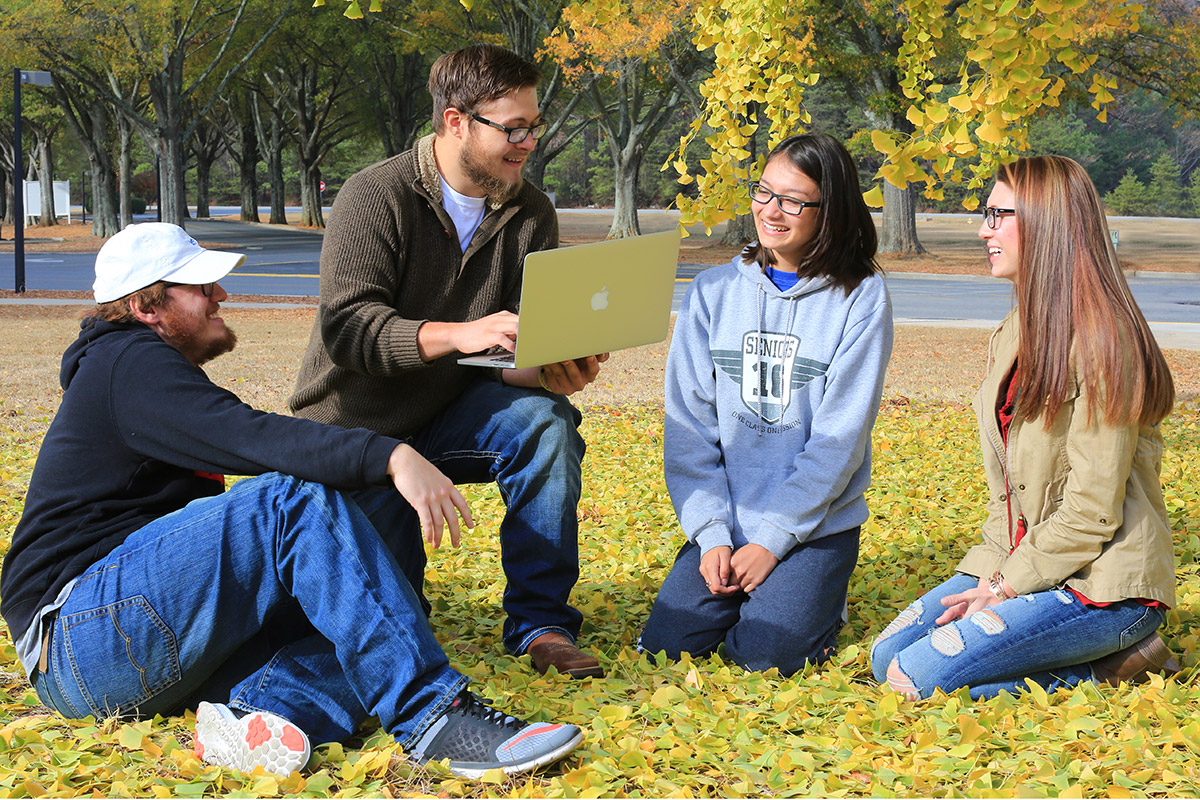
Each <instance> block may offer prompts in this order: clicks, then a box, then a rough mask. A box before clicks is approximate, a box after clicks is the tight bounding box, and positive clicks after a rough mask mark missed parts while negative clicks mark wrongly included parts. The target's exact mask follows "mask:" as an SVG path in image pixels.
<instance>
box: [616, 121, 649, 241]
mask: <svg viewBox="0 0 1200 800" xmlns="http://www.w3.org/2000/svg"><path fill="white" fill-rule="evenodd" d="M642 155H643V153H642V148H641V145H640V143H639V144H632V145H630V146H628V147H626V148H624V151H623V152H622V153H621V156H620V157H619V158H614V159H613V161H614V167H615V168H616V171H615V174H614V175H613V178H614V180H615V182H616V192H615V194H616V197H615V198H614V207H613V221H612V226H611V227H610V228H609V229H608V238H609V239H624V238H625V237H627V236H638V235H639V234H641V232H642V229H641V227H640V226H639V225H638V215H637V185H638V170H639V169H640V168H641V166H642Z"/></svg>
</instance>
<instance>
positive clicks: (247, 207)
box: [238, 118, 259, 222]
mask: <svg viewBox="0 0 1200 800" xmlns="http://www.w3.org/2000/svg"><path fill="white" fill-rule="evenodd" d="M239 127H240V128H241V132H242V157H241V159H240V160H239V161H238V177H239V178H240V180H239V184H240V185H241V195H242V214H241V220H242V222H258V221H259V219H258V155H259V154H258V134H257V133H256V132H255V128H254V120H253V119H249V118H248V119H244V120H241V122H240V126H239Z"/></svg>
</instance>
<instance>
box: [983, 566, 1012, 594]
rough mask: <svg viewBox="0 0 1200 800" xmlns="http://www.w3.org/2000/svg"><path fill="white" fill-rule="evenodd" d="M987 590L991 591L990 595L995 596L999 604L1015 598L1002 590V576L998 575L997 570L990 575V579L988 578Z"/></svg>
mask: <svg viewBox="0 0 1200 800" xmlns="http://www.w3.org/2000/svg"><path fill="white" fill-rule="evenodd" d="M988 588H989V589H991V590H992V594H994V595H996V598H997V599H998V600H1000V601H1001V602H1003V601H1005V600H1012V599H1013V598H1014V597H1016V595H1015V594H1009V593H1008V592H1006V591H1005V590H1004V576H1003V575H1001V574H1000V571H999V570H996V572H994V573H992V577H990V578H988Z"/></svg>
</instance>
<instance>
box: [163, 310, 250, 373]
mask: <svg viewBox="0 0 1200 800" xmlns="http://www.w3.org/2000/svg"><path fill="white" fill-rule="evenodd" d="M194 323H195V319H194V318H193V319H190V320H187V321H180V320H178V319H176V318H175V315H173V314H170V313H168V314H167V315H165V316H164V317H163V320H162V326H163V339H164V340H165V341H166V342H167V343H168V344H170V345H171V346H172V347H174V348H175V349H176V350H178V351H179V352H180V353H182V354H183V356H184V357H185V358H186V359H187V360H188V361H190V362H192V363H193V364H195V365H196V366H197V367H198V366H200V365H201V364H204V363H207V362H209V361H212V360H213V359H214V358H216V357H217V356H219V355H222V354H224V353H228V352H229V351H230V350H232V349H233V348H235V347H237V334H235V333H234V332H233V329H232V328H230V327H229V326H228V325H226V326H225V333H224V335H223V336H219V337H212V336H207V335H206V334H207V331H206V328H207V326H208V318H207V317H204V318H203V321H202V322H201V324H200V325H199V326H197V325H195V324H194Z"/></svg>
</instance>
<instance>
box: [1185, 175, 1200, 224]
mask: <svg viewBox="0 0 1200 800" xmlns="http://www.w3.org/2000/svg"><path fill="white" fill-rule="evenodd" d="M1187 215H1188V216H1189V217H1200V169H1197V170H1193V171H1192V179H1191V180H1190V181H1188V188H1187Z"/></svg>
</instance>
